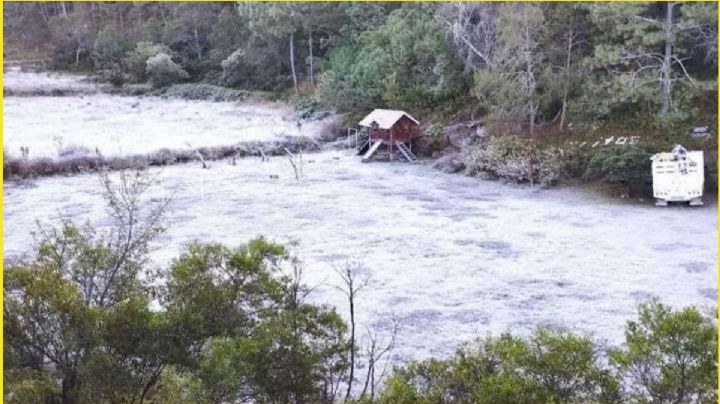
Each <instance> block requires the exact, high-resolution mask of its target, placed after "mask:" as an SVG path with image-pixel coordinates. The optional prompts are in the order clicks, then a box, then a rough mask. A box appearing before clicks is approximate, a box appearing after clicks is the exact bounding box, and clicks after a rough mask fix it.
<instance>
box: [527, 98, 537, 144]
mask: <svg viewBox="0 0 720 404" xmlns="http://www.w3.org/2000/svg"><path fill="white" fill-rule="evenodd" d="M529 105H530V135H531V136H532V135H534V134H535V110H536V109H537V107H535V102H533V101H530V104H529Z"/></svg>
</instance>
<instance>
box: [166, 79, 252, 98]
mask: <svg viewBox="0 0 720 404" xmlns="http://www.w3.org/2000/svg"><path fill="white" fill-rule="evenodd" d="M155 94H156V95H160V96H163V97H170V98H182V99H184V100H206V101H216V102H217V101H240V100H243V99H245V98H246V97H247V92H246V91H243V90H234V89H232V88H226V87H220V86H214V85H212V84H205V83H186V84H175V85H172V86H170V87H166V88H163V89H161V90H157V91H155Z"/></svg>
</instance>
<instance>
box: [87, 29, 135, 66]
mask: <svg viewBox="0 0 720 404" xmlns="http://www.w3.org/2000/svg"><path fill="white" fill-rule="evenodd" d="M131 48H132V43H131V42H130V40H129V39H128V38H127V37H126V36H125V33H124V32H122V31H120V30H119V29H117V27H115V26H113V25H108V26H105V27H104V28H103V29H101V30H100V32H98V34H97V37H96V38H95V45H94V46H93V54H92V58H93V62H94V63H95V66H96V67H97V68H98V69H107V68H109V67H111V66H113V65H115V64H118V63H120V62H121V61H122V59H123V58H125V55H126V54H127V53H128V52H129V51H130V49H131Z"/></svg>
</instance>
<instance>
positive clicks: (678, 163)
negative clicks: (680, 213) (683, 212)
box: [650, 145, 705, 206]
mask: <svg viewBox="0 0 720 404" xmlns="http://www.w3.org/2000/svg"><path fill="white" fill-rule="evenodd" d="M650 160H652V177H653V196H654V197H655V205H658V206H667V204H668V202H690V205H691V206H699V205H702V204H703V202H702V193H703V185H704V182H705V170H704V167H705V163H704V160H703V152H702V151H687V150H686V149H685V148H684V147H682V146H680V145H678V146H675V148H674V149H673V150H672V152H670V153H658V154H655V155H654V156H652V157H651V158H650Z"/></svg>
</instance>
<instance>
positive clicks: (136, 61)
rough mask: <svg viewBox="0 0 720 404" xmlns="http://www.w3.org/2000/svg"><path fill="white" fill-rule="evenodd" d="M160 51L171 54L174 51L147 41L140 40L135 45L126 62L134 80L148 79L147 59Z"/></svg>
mask: <svg viewBox="0 0 720 404" xmlns="http://www.w3.org/2000/svg"><path fill="white" fill-rule="evenodd" d="M159 53H164V54H166V55H171V54H172V51H171V50H170V48H168V47H167V46H165V45H162V44H153V43H151V42H145V41H141V42H138V43H137V45H135V49H133V50H132V51H131V52H130V53H128V55H127V57H126V58H125V64H126V65H127V69H128V73H129V74H130V78H131V79H132V80H133V81H134V82H144V81H147V79H148V75H147V61H148V59H150V58H151V57H153V56H155V55H157V54H159Z"/></svg>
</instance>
